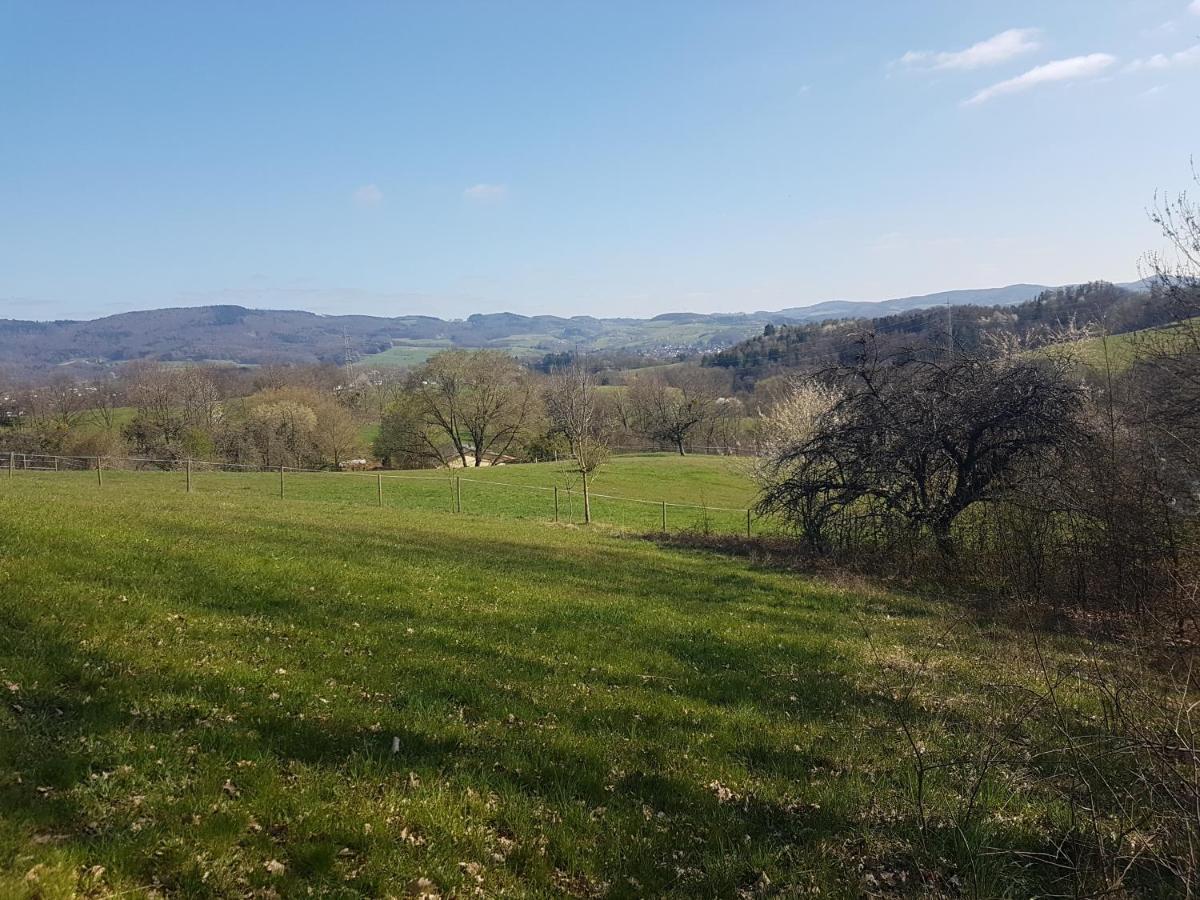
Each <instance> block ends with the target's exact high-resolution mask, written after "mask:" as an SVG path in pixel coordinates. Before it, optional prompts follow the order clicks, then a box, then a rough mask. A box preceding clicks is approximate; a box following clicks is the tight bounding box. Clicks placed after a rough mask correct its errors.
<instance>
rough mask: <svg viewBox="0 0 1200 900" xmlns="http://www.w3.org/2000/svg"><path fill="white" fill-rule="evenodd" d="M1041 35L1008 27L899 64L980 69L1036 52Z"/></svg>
mask: <svg viewBox="0 0 1200 900" xmlns="http://www.w3.org/2000/svg"><path fill="white" fill-rule="evenodd" d="M1197 2H1200V0H1197ZM1040 33H1041V32H1040V31H1039V30H1038V29H1036V28H1010V29H1009V30H1008V31H1002V32H1000V33H999V34H997V35H995V36H993V37H990V38H988V39H987V40H986V41H980V42H979V43H977V44H972V45H971V46H970V47H968V48H967V49H966V50H950V51H943V52H940V53H938V52H934V51H931V50H909V51H908V52H907V53H905V54H904V55H903V56H902V57H900V59H899V62H900V63H901V64H902V65H906V66H913V67H915V68H923V69H961V70H969V69H982V68H984V67H986V66H994V65H998V64H999V63H1003V62H1007V61H1008V60H1010V59H1013V58H1014V57H1017V56H1021V55H1022V54H1024V53H1030V52H1032V51H1034V50H1036V49H1038V47H1039V46H1041V45H1040V43H1039V42H1038V36H1039V34H1040Z"/></svg>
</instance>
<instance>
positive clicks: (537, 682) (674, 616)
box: [0, 458, 1073, 897]
mask: <svg viewBox="0 0 1200 900" xmlns="http://www.w3.org/2000/svg"><path fill="white" fill-rule="evenodd" d="M676 463H679V464H681V465H686V466H687V467H689V468H691V469H692V470H693V472H697V473H699V474H698V476H697V477H698V478H699V479H700V480H701V481H703V480H704V479H705V478H707V479H708V480H709V484H708V485H707V487H706V488H705V490H707V491H710V492H711V494H712V496H714V497H717V496H719V497H721V498H723V499H725V500H727V501H728V502H733V500H734V499H735V494H734V491H736V490H739V488H736V487H735V486H734V484H733V474H734V473H733V470H732V469H730V468H729V467H730V466H731V465H732V463H731V462H730V461H728V460H714V459H694V460H688V461H686V463H684V461H680V460H667V459H660V460H655V459H653V458H651V459H641V460H639V459H637V458H632V459H629V460H628V461H626V460H624V459H622V460H615V461H614V462H613V464H612V465H611V466H610V467H609V469H608V470H607V473H608V474H607V475H606V476H605V477H606V478H607V485H608V486H610V487H611V489H613V490H617V489H622V490H630V491H632V490H634V489H635V488H636V487H637V486H638V485H644V484H645V483H646V482H647V481H650V480H653V481H654V486H655V488H656V489H657V490H658V491H659V492H661V493H662V494H664V495H667V494H670V493H671V492H672V491H678V492H679V493H678V494H677V496H684V495H687V496H691V495H693V494H694V493H695V491H696V490H697V489H698V488H697V487H696V484H694V483H692V482H691V481H690V479H689V478H688V477H686V476H685V475H677V476H676V477H675V478H671V477H667V476H664V474H663V470H664V468H665V467H667V466H668V464H670V465H674V464H676ZM709 469H711V471H706V470H709ZM680 471H683V470H682V469H681V470H680ZM525 473H530V474H525ZM537 473H538V467H533V466H529V467H511V468H507V469H496V470H493V471H490V472H486V473H484V472H480V473H477V474H478V475H479V477H480V478H487V477H490V478H496V479H499V478H501V477H502V476H503V477H504V478H510V479H511V478H515V479H523V478H525V479H531V480H533V479H534V478H535V476H537ZM180 477H181V476H180V474H179V473H160V474H158V475H154V474H143V473H116V472H113V473H107V474H106V476H105V482H104V486H103V487H99V486H97V484H96V483H95V480H94V473H92V475H89V473H70V474H67V473H61V474H55V473H37V472H18V473H16V475H15V476H14V477H12V478H8V477H5V476H0V896H3V897H71V896H110V895H114V894H117V895H120V896H159V895H163V894H166V895H178V896H189V897H224V896H247V895H258V896H280V895H282V896H294V895H302V894H304V893H305V892H311V893H312V894H313V895H316V896H333V897H352V896H372V897H379V896H429V897H432V896H443V897H450V896H455V897H467V896H486V897H492V896H500V895H505V896H520V897H560V896H573V897H643V896H675V897H700V896H704V897H709V896H714V897H715V896H726V897H735V896H809V895H818V894H819V895H822V896H834V897H840V896H844V897H853V896H861V895H862V894H863V893H884V894H909V895H914V896H938V895H941V896H957V895H961V894H973V895H976V896H1029V895H1030V894H1031V893H1037V892H1038V890H1039V888H1040V887H1043V886H1044V884H1046V883H1047V882H1045V881H1044V879H1046V878H1047V877H1048V874H1053V873H1052V872H1049V870H1047V869H1043V868H1038V867H1037V866H1031V865H1029V864H1028V863H1023V862H1021V861H1020V860H1019V859H1018V858H1017V857H1015V856H1013V855H1012V853H1011V852H1010V851H1017V850H1020V851H1024V852H1030V853H1032V852H1035V851H1039V850H1042V849H1045V848H1048V847H1051V846H1052V845H1053V842H1054V841H1055V840H1056V838H1057V835H1056V833H1055V830H1054V826H1053V822H1054V816H1053V813H1054V810H1053V807H1052V806H1051V805H1049V804H1050V801H1049V800H1047V799H1046V798H1045V797H1044V796H1042V795H1041V794H1040V793H1039V788H1038V785H1037V784H1014V783H1009V782H1006V781H1005V780H1004V779H1003V778H1001V777H997V779H996V780H995V781H992V780H988V781H987V783H986V784H985V785H984V786H983V788H982V790H983V792H984V793H985V795H987V796H990V797H1002V798H1003V802H1002V803H1001V804H1000V806H1001V807H1002V813H1003V814H1000V813H999V812H998V813H997V814H996V815H995V816H990V815H989V816H986V817H983V818H982V819H980V820H978V821H973V822H972V823H969V824H966V825H964V824H963V823H962V822H961V821H959V820H957V819H956V818H955V810H956V809H958V808H959V805H960V804H961V801H962V797H961V795H960V793H959V792H958V791H957V789H956V788H955V787H954V785H953V784H952V783H951V782H950V781H949V780H947V781H946V782H944V783H937V782H936V781H934V782H931V784H932V787H931V788H930V790H929V792H928V795H927V796H926V798H925V803H926V804H927V806H926V816H927V823H928V824H927V827H925V828H920V827H918V824H917V821H918V820H917V813H916V811H915V807H914V802H913V801H914V775H913V770H912V767H911V765H910V764H909V761H908V759H907V756H906V751H905V741H904V738H903V737H902V735H901V733H900V729H899V728H898V727H897V718H896V713H897V711H898V710H901V709H902V710H903V711H904V713H905V714H906V715H907V716H908V717H909V721H911V723H912V727H913V728H914V729H917V731H918V734H919V736H920V740H921V741H923V742H927V743H928V745H929V746H930V747H931V748H936V747H948V746H952V745H956V744H958V743H961V742H965V741H969V739H970V736H971V735H972V734H973V733H977V732H981V731H982V730H984V729H985V728H986V727H987V723H988V722H989V721H990V719H991V717H993V716H994V715H995V708H994V706H993V705H991V703H990V701H989V700H988V696H989V691H988V685H990V684H992V683H994V682H995V681H996V680H999V679H1001V678H1006V679H1011V678H1012V677H1014V672H1017V673H1020V672H1023V671H1025V670H1023V669H1020V668H1016V669H1014V666H1016V665H1017V664H1018V661H1019V660H1021V659H1023V656H1024V651H1023V649H1022V648H1023V647H1024V646H1025V644H1026V642H1024V641H1022V640H1021V636H1020V635H1017V634H1014V633H1012V632H1011V631H1009V630H1008V628H1006V627H1004V626H1001V625H998V624H988V623H983V622H978V621H974V620H968V619H966V618H964V617H963V614H962V612H961V610H959V609H958V608H957V607H955V606H953V605H951V604H948V603H943V602H940V601H934V600H929V599H920V598H917V597H914V596H907V595H905V594H903V593H898V592H892V591H884V590H880V589H878V588H876V587H871V586H869V585H866V584H860V583H856V582H844V583H843V582H829V581H821V580H815V579H811V578H807V577H802V576H799V575H796V574H791V573H786V572H781V571H774V570H769V569H764V568H759V567H755V566H754V565H752V564H751V563H749V562H747V561H745V560H739V559H731V558H728V557H724V556H719V555H716V554H713V553H707V552H696V551H684V550H679V549H672V548H670V547H665V546H660V545H658V544H657V543H655V542H652V541H649V540H644V539H633V538H631V537H627V536H622V535H621V534H620V533H617V532H616V531H615V530H610V529H605V528H590V529H589V528H582V527H578V526H573V525H568V524H565V523H562V522H560V523H559V524H557V525H555V524H553V523H552V522H550V521H548V518H549V517H548V516H547V515H546V510H544V509H540V510H539V512H538V514H537V515H536V516H535V515H532V514H531V515H530V517H529V518H527V519H525V520H520V519H513V518H507V519H506V518H499V517H494V516H489V515H486V514H476V515H470V514H466V513H464V514H462V515H450V514H448V510H444V509H437V508H433V507H431V508H428V509H426V508H421V507H418V506H417V505H416V504H415V503H405V504H403V505H401V504H399V503H388V504H387V505H385V506H384V507H383V508H376V509H371V510H367V509H366V508H365V504H364V502H360V501H370V500H371V499H372V498H371V492H373V491H374V490H375V484H373V483H372V481H371V479H369V478H368V479H364V480H363V481H364V491H365V492H366V493H367V494H368V496H367V497H365V498H360V497H356V498H352V499H350V498H346V499H343V500H342V501H338V500H336V499H334V498H330V497H327V496H320V495H317V494H314V495H313V496H311V497H306V496H305V495H304V493H303V492H304V490H305V488H304V487H302V486H301V480H302V478H303V476H294V477H292V476H289V478H290V480H289V484H288V496H287V498H286V499H281V498H279V497H278V496H277V494H276V493H274V492H272V491H271V490H270V489H269V488H270V486H271V485H270V479H271V477H272V476H270V475H254V476H225V477H229V478H232V477H245V478H247V479H263V481H262V483H261V484H254V485H253V486H251V483H250V482H249V481H247V482H245V484H246V485H247V486H246V487H245V488H244V489H243V490H230V489H223V490H212V491H208V490H207V489H206V487H205V482H206V478H207V477H211V476H204V475H203V474H201V475H199V476H198V477H197V478H196V483H195V487H196V490H195V491H194V492H193V493H191V494H186V493H184V492H183V491H182V490H181V489H179V488H180V486H179V484H178V481H179V479H180ZM311 477H312V478H313V479H314V480H313V482H312V484H313V488H312V490H314V491H317V490H318V488H317V487H316V485H318V484H319V483H320V482H319V481H317V479H320V478H321V477H322V476H311ZM168 478H169V479H173V480H174V481H175V482H176V483H175V485H174V487H175V488H176V489H174V490H164V489H163V484H162V483H160V482H159V481H158V479H168ZM334 478H340V476H330V477H328V478H327V479H326V483H328V482H329V481H332V480H333V479H334ZM542 483H544V481H543V482H542ZM293 485H294V486H293ZM437 487H438V488H439V489H440V490H442V491H447V494H448V490H447V482H446V481H445V480H444V479H442V480H441V481H439V483H438V485H437ZM740 490H742V491H746V490H747V488H746V486H745V484H744V483H743V484H742V486H741V488H740ZM726 492H728V493H726ZM470 496H471V495H470V494H467V498H468V499H469V498H470ZM737 497H738V499H740V500H741V502H744V501H745V494H742V495H737ZM1072 647H1073V644H1072V643H1071V642H1070V641H1069V640H1067V639H1065V638H1060V639H1056V640H1051V639H1047V644H1046V650H1047V652H1051V653H1055V654H1069V653H1071V652H1072ZM1030 665H1031V666H1032V663H1030ZM918 668H920V669H921V671H927V673H928V676H927V677H928V681H922V682H921V684H920V686H919V688H918V689H917V690H915V691H914V690H908V691H905V692H899V691H898V690H897V687H896V684H897V681H896V679H902V678H904V677H905V676H906V675H907V674H908V673H911V672H913V671H916V670H917V669H918ZM1029 673H1032V668H1030V669H1029ZM1029 677H1031V678H1032V674H1029ZM1065 695H1066V694H1065V692H1064V696H1065ZM1064 702H1066V701H1064ZM964 829H965V831H964ZM964 836H967V837H969V838H970V840H971V846H975V847H979V846H987V847H990V848H998V850H999V851H1000V852H992V853H988V854H980V853H971V852H967V851H966V850H965V849H964Z"/></svg>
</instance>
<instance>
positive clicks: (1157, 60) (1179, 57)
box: [1125, 0, 1200, 72]
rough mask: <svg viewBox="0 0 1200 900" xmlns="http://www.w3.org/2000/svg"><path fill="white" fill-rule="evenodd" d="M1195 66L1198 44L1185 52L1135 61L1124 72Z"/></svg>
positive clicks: (1199, 59)
mask: <svg viewBox="0 0 1200 900" xmlns="http://www.w3.org/2000/svg"><path fill="white" fill-rule="evenodd" d="M1197 2H1200V0H1197ZM1195 65H1200V44H1193V45H1192V46H1191V47H1188V48H1187V49H1186V50H1180V51H1178V52H1176V53H1156V54H1154V55H1153V56H1148V57H1146V58H1145V59H1135V60H1134V61H1133V62H1131V63H1130V64H1129V65H1127V66H1126V67H1125V70H1126V71H1128V72H1140V71H1142V70H1143V69H1151V70H1154V71H1162V70H1163V69H1181V68H1185V67H1187V66H1195Z"/></svg>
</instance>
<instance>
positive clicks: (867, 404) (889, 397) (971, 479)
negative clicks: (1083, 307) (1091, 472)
mask: <svg viewBox="0 0 1200 900" xmlns="http://www.w3.org/2000/svg"><path fill="white" fill-rule="evenodd" d="M860 347H861V349H860V354H859V359H858V361H857V363H856V364H854V365H852V366H850V367H847V368H845V369H843V370H839V371H838V372H837V373H836V375H837V378H838V381H839V382H840V384H841V386H842V389H843V391H844V393H843V395H842V396H841V398H840V399H839V400H838V401H837V402H836V403H835V404H834V405H833V406H832V407H831V409H830V410H829V413H828V414H827V415H826V417H825V419H824V420H823V422H822V423H821V424H820V425H819V426H818V427H817V429H816V431H815V432H814V433H813V434H812V435H811V436H809V437H808V438H807V439H802V440H801V441H800V442H798V443H795V444H792V445H789V446H787V447H786V448H785V449H783V450H782V451H779V452H777V453H776V454H775V455H774V456H773V458H772V459H771V461H770V470H771V471H770V475H771V477H770V478H769V484H768V487H767V488H766V490H764V492H763V494H762V497H761V500H760V503H759V509H760V511H761V512H762V513H764V514H777V515H781V516H783V517H784V518H785V519H787V520H789V521H791V522H792V523H793V524H795V525H797V526H799V527H800V529H801V531H802V532H803V533H804V534H805V536H806V538H807V539H808V541H809V542H810V544H812V545H814V546H819V545H821V543H822V542H823V539H824V530H825V528H826V526H827V525H828V523H829V522H830V521H831V520H832V519H833V518H834V517H835V516H838V515H851V516H854V515H871V516H877V517H882V518H885V519H886V518H892V519H895V520H896V521H897V522H899V523H900V524H901V525H902V526H903V527H904V528H906V529H907V530H909V531H913V532H920V531H927V532H928V533H930V534H931V535H932V536H933V538H934V540H935V541H936V543H937V546H938V548H939V549H940V550H941V551H942V552H943V553H944V554H945V555H947V556H952V555H953V554H954V546H953V542H952V540H951V528H952V526H953V525H954V523H955V521H956V520H957V519H958V517H959V515H960V514H961V513H962V512H963V511H964V510H966V509H967V508H968V507H970V506H972V505H973V504H976V503H982V502H986V501H993V500H997V499H999V498H1001V497H1002V496H1004V495H1005V494H1010V493H1011V492H1013V491H1014V490H1016V489H1017V488H1018V487H1019V484H1018V480H1019V479H1020V477H1021V476H1022V474H1023V473H1024V472H1025V471H1026V470H1027V467H1028V466H1029V465H1030V464H1032V463H1035V462H1037V461H1039V460H1042V459H1045V458H1048V457H1050V456H1052V455H1053V453H1054V452H1055V451H1056V449H1058V448H1060V447H1062V446H1065V444H1066V443H1067V442H1068V441H1069V440H1071V439H1073V437H1074V434H1075V431H1074V423H1075V420H1076V415H1077V412H1078V409H1079V406H1080V397H1079V392H1078V389H1077V388H1076V387H1074V386H1073V385H1072V384H1071V383H1070V381H1069V380H1068V379H1067V377H1066V373H1065V371H1064V370H1063V369H1062V368H1061V366H1060V365H1058V364H1056V363H1055V362H1054V361H1053V360H1045V361H1034V360H1030V359H1026V358H1022V357H993V356H988V355H984V354H967V353H958V354H955V355H954V356H953V357H951V358H950V359H945V360H943V359H932V358H920V357H913V356H909V355H907V354H902V355H900V356H890V357H881V356H880V355H879V354H878V352H877V350H876V348H875V345H874V342H873V340H872V339H871V338H870V337H869V336H868V337H866V338H864V339H863V340H862V342H861V345H860Z"/></svg>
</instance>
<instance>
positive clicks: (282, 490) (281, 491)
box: [279, 466, 286, 500]
mask: <svg viewBox="0 0 1200 900" xmlns="http://www.w3.org/2000/svg"><path fill="white" fill-rule="evenodd" d="M285 496H286V489H285V488H284V486H283V466H280V467H279V499H280V500H282V499H283V498H284V497H285Z"/></svg>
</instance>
